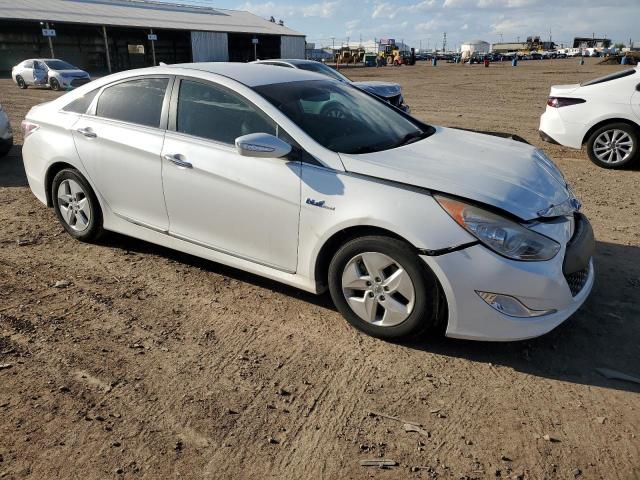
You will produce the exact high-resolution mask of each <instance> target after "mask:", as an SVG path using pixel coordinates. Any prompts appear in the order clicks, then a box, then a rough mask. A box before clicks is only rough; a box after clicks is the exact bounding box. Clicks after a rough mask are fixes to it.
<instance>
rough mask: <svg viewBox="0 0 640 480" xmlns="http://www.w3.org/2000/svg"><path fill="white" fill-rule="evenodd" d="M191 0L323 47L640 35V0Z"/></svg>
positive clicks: (619, 39)
mask: <svg viewBox="0 0 640 480" xmlns="http://www.w3.org/2000/svg"><path fill="white" fill-rule="evenodd" d="M186 1H187V2H189V3H194V4H198V5H207V6H211V7H217V8H229V9H236V10H248V11H250V12H252V13H254V14H256V15H259V16H261V17H264V18H269V17H270V16H273V17H275V18H276V20H280V19H282V20H283V21H284V23H285V25H286V26H288V27H290V28H293V29H294V30H297V31H299V32H301V33H303V34H305V35H306V36H307V42H315V43H316V46H330V45H332V43H333V42H335V44H336V45H339V44H341V43H342V42H346V41H347V40H350V41H360V39H362V40H363V41H366V40H372V39H378V38H395V39H396V40H404V42H405V43H407V44H409V45H410V46H413V47H416V48H419V47H420V46H422V48H433V47H434V46H437V47H438V48H442V40H443V33H444V32H446V33H447V48H448V49H449V48H452V47H453V48H455V47H456V46H459V44H460V43H462V42H465V41H469V40H475V39H479V40H485V41H487V42H490V43H494V42H500V41H505V42H507V41H517V40H518V38H520V40H525V39H526V37H527V36H533V35H539V36H540V37H541V38H543V39H545V40H548V39H549V37H551V39H552V40H553V41H554V42H556V43H564V44H565V45H566V44H569V43H571V42H572V40H573V38H574V37H576V36H589V37H590V36H592V35H594V34H595V36H596V37H605V36H606V38H611V39H612V40H613V41H614V43H617V42H624V43H627V42H629V39H630V38H632V39H633V40H634V41H640V0H422V1H420V0H395V1H394V0H362V1H357V0H327V1H317V0H305V1H297V2H296V1H293V0H267V1H260V0H250V1H242V0H235V1H234V0H213V1H209V0H186ZM183 2H184V0H183ZM183 2H175V3H183ZM569 46H570V45H569Z"/></svg>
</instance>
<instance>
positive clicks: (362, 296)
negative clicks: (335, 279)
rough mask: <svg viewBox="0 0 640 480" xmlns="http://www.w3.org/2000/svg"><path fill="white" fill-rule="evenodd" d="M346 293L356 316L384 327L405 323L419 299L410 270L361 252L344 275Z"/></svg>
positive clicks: (381, 256)
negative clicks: (416, 299)
mask: <svg viewBox="0 0 640 480" xmlns="http://www.w3.org/2000/svg"><path fill="white" fill-rule="evenodd" d="M342 294H343V295H344V297H345V299H346V300H347V303H348V304H349V306H350V307H351V309H352V310H353V311H354V313H355V314H356V315H358V316H359V317H360V318H361V319H362V320H364V321H365V322H368V323H371V324H373V325H378V326H381V327H392V326H395V325H399V324H400V323H402V322H404V321H405V320H406V319H407V318H408V317H409V315H410V314H411V312H412V311H413V307H414V305H415V298H416V291H415V288H414V286H413V282H412V281H411V277H410V276H409V274H408V273H407V271H406V270H405V269H404V268H403V267H402V265H400V264H399V263H398V262H397V261H395V260H394V259H393V258H391V257H389V256H387V255H385V254H384V253H379V252H364V253H359V254H357V255H355V256H354V257H353V258H352V259H351V260H349V262H347V265H346V266H345V268H344V271H343V272H342Z"/></svg>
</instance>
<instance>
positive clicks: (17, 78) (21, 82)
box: [16, 75, 27, 89]
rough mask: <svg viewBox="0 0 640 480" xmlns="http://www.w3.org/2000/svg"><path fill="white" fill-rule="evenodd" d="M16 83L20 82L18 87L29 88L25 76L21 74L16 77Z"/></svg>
mask: <svg viewBox="0 0 640 480" xmlns="http://www.w3.org/2000/svg"><path fill="white" fill-rule="evenodd" d="M16 83H17V84H18V88H22V89H24V88H27V83H26V82H25V81H24V78H22V77H21V76H20V75H18V76H17V77H16Z"/></svg>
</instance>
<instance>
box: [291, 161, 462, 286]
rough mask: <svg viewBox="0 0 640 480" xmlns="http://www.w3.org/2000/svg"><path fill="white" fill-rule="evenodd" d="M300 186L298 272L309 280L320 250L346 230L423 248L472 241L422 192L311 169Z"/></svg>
mask: <svg viewBox="0 0 640 480" xmlns="http://www.w3.org/2000/svg"><path fill="white" fill-rule="evenodd" d="M301 183H302V185H301V205H302V206H301V210H300V230H299V238H300V241H299V248H298V253H299V262H298V266H299V268H298V273H300V274H302V275H309V276H310V277H311V278H313V276H314V274H315V265H316V259H317V257H318V255H319V253H320V251H321V250H322V247H323V246H324V245H325V244H326V242H327V241H329V240H330V239H331V238H332V237H333V236H334V235H336V234H337V233H338V232H340V231H342V230H345V229H348V228H351V227H362V226H367V227H376V228H381V229H385V230H388V231H390V232H393V233H394V234H395V235H398V236H400V237H402V238H403V239H405V240H406V241H407V242H409V243H410V244H411V245H413V246H414V247H416V248H418V249H426V250H441V249H445V248H449V247H455V246H458V245H462V244H465V243H469V242H473V241H474V240H475V238H474V237H472V236H471V235H470V234H469V233H467V232H466V231H465V230H463V229H462V228H461V227H460V226H459V225H457V224H456V223H455V222H454V221H453V220H452V219H451V218H450V217H449V215H447V213H446V212H445V211H444V210H443V209H442V208H441V207H440V206H439V205H438V203H437V202H436V201H435V200H434V198H433V197H432V196H431V195H430V194H429V193H428V192H427V191H425V190H423V189H419V188H413V187H410V186H405V185H401V184H397V183H391V182H386V181H382V180H379V179H375V178H372V177H366V176H362V175H354V174H350V173H347V172H336V171H333V170H329V169H325V168H318V167H315V166H311V165H304V166H303V168H302V182H301Z"/></svg>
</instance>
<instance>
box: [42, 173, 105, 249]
mask: <svg viewBox="0 0 640 480" xmlns="http://www.w3.org/2000/svg"><path fill="white" fill-rule="evenodd" d="M51 197H52V198H53V207H54V209H55V211H56V216H57V217H58V220H59V221H60V223H61V224H62V226H63V227H64V229H65V230H66V231H67V232H68V233H69V234H70V235H71V236H72V237H75V238H77V239H78V240H82V241H92V240H96V239H97V238H98V237H99V236H100V235H101V234H102V212H101V211H100V205H99V204H98V199H97V198H96V196H95V194H94V193H93V190H91V187H90V186H89V184H88V183H87V181H86V180H85V179H84V177H83V176H82V175H80V173H79V172H77V171H76V170H72V169H65V170H61V171H60V172H58V173H57V174H56V176H55V177H54V179H53V184H52V186H51Z"/></svg>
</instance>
